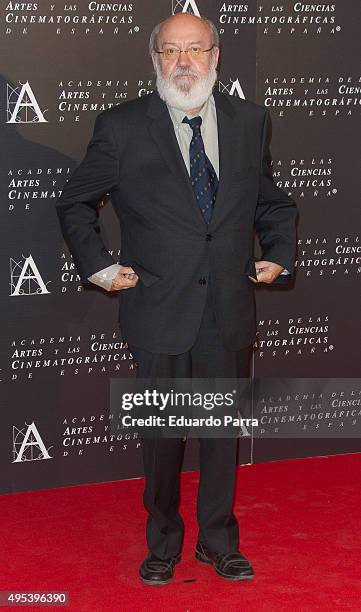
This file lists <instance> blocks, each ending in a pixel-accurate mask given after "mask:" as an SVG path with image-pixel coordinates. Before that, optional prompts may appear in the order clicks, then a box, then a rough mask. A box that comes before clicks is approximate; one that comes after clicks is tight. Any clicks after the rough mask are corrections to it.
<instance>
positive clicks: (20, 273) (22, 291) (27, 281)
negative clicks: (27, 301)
mask: <svg viewBox="0 0 361 612" xmlns="http://www.w3.org/2000/svg"><path fill="white" fill-rule="evenodd" d="M23 258H24V261H23V262H21V261H19V262H17V261H15V260H14V259H10V276H11V283H10V285H11V293H10V295H11V296H14V295H39V294H40V295H41V294H45V293H50V291H48V290H47V288H46V285H45V283H44V281H43V279H42V277H41V274H40V272H39V270H38V267H37V265H36V263H35V261H34V259H33V257H32V255H29V257H24V255H23ZM48 282H50V281H48Z"/></svg>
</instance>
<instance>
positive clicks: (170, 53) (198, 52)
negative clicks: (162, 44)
mask: <svg viewBox="0 0 361 612" xmlns="http://www.w3.org/2000/svg"><path fill="white" fill-rule="evenodd" d="M213 47H214V45H212V46H211V47H210V49H201V48H200V47H189V49H184V50H182V49H177V48H176V47H169V48H168V49H164V51H158V49H154V53H160V54H161V55H163V57H164V59H167V60H170V59H178V57H179V56H180V54H181V53H186V54H187V55H188V57H191V58H192V59H195V58H199V57H202V55H203V53H208V51H212V49H213Z"/></svg>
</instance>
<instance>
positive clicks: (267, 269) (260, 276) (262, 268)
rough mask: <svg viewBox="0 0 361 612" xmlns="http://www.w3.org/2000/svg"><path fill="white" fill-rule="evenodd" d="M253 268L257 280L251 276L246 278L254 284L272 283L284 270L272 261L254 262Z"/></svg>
mask: <svg viewBox="0 0 361 612" xmlns="http://www.w3.org/2000/svg"><path fill="white" fill-rule="evenodd" d="M255 266H256V273H257V279H255V278H253V277H252V276H249V277H248V278H249V279H250V280H251V281H253V282H254V283H273V281H274V280H275V279H276V278H277V276H279V275H280V274H281V272H282V270H284V268H282V266H280V265H279V264H276V263H273V262H272V261H256V262H255Z"/></svg>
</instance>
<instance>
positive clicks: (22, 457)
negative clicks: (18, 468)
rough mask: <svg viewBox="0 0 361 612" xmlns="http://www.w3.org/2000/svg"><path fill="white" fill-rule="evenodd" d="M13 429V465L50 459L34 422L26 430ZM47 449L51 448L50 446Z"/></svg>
mask: <svg viewBox="0 0 361 612" xmlns="http://www.w3.org/2000/svg"><path fill="white" fill-rule="evenodd" d="M24 430H25V427H24V428H23V429H18V428H17V427H15V426H14V427H13V455H14V461H13V463H23V462H24V461H40V460H41V459H52V457H51V456H50V455H49V452H48V450H49V449H46V447H45V444H44V442H43V440H42V439H41V436H40V434H39V432H38V430H37V427H36V425H35V423H34V421H33V422H32V423H31V424H30V425H28V427H27V430H26V431H25V433H24ZM49 448H52V447H51V446H50V447H49Z"/></svg>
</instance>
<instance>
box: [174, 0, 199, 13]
mask: <svg viewBox="0 0 361 612" xmlns="http://www.w3.org/2000/svg"><path fill="white" fill-rule="evenodd" d="M175 13H193V15H196V16H197V17H200V12H199V10H198V6H197V4H196V2H195V0H173V2H172V14H173V15H174V14H175Z"/></svg>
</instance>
